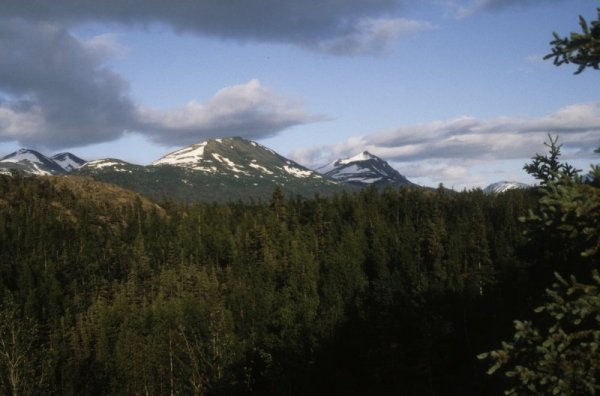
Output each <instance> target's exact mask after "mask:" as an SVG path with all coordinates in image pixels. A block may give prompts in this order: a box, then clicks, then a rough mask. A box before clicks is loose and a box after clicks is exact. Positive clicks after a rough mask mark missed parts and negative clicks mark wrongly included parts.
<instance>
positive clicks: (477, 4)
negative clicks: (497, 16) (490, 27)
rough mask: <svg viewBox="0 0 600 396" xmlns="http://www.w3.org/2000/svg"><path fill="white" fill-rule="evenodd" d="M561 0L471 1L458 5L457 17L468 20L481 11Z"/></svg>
mask: <svg viewBox="0 0 600 396" xmlns="http://www.w3.org/2000/svg"><path fill="white" fill-rule="evenodd" d="M557 1H561V0H471V1H469V2H468V3H467V4H466V5H457V6H456V8H457V12H456V16H457V17H458V18H466V17H469V16H471V15H473V14H475V13H478V12H480V11H501V10H504V9H507V8H510V7H525V6H530V5H536V4H544V3H548V2H557Z"/></svg>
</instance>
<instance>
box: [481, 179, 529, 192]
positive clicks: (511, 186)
mask: <svg viewBox="0 0 600 396" xmlns="http://www.w3.org/2000/svg"><path fill="white" fill-rule="evenodd" d="M530 187H531V186H530V185H528V184H525V183H519V182H514V181H501V182H497V183H492V184H490V185H489V186H487V187H486V188H484V189H483V192H484V193H486V194H499V193H503V192H506V191H509V190H515V189H525V188H530Z"/></svg>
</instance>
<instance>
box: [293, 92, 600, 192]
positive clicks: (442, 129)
mask: <svg viewBox="0 0 600 396" xmlns="http://www.w3.org/2000/svg"><path fill="white" fill-rule="evenodd" d="M548 134H551V135H553V136H556V135H558V136H559V139H560V140H559V142H560V143H561V144H563V152H564V153H568V157H569V158H573V157H574V156H578V157H579V158H589V159H592V160H593V159H597V154H594V153H593V149H594V148H596V147H598V146H600V102H595V103H581V104H575V105H571V106H567V107H564V108H561V109H558V110H557V111H555V112H553V113H550V114H548V115H545V116H542V117H538V118H522V117H501V118H495V119H488V120H479V119H476V118H473V117H467V116H463V117H457V118H454V119H450V120H445V121H434V122H430V123H427V124H420V125H408V126H401V127H398V128H396V129H393V130H389V131H383V132H377V133H372V134H368V135H363V136H357V137H353V138H351V139H348V140H347V141H346V142H343V143H340V144H334V145H327V146H317V147H311V148H305V149H303V150H298V151H296V152H294V153H292V157H293V158H294V159H297V160H298V161H304V162H303V163H305V164H309V165H310V166H312V167H313V168H316V167H317V166H318V165H322V164H324V163H326V162H330V161H332V160H334V159H336V158H343V157H349V156H352V155H354V154H356V153H357V152H360V151H362V150H368V151H369V152H371V153H373V154H375V155H378V156H380V157H382V158H384V159H385V160H387V161H390V162H392V163H395V164H396V166H397V167H398V169H399V171H400V173H403V172H404V173H403V174H404V175H405V176H407V177H409V178H410V177H411V176H412V177H417V178H418V177H422V176H424V175H426V174H427V175H430V181H431V180H438V179H439V180H440V181H443V182H444V184H448V183H452V185H455V186H458V187H459V188H460V187H461V186H469V185H473V184H474V183H478V181H480V179H481V173H474V172H472V169H473V167H475V166H483V164H493V163H495V162H499V161H513V160H515V161H516V162H517V163H521V164H522V163H525V162H527V161H528V160H529V158H531V157H532V156H533V155H534V154H536V153H544V152H546V148H545V147H544V145H543V143H544V141H547V136H548ZM565 158H567V156H565ZM431 175H434V176H431ZM490 176H493V175H492V174H491V173H490Z"/></svg>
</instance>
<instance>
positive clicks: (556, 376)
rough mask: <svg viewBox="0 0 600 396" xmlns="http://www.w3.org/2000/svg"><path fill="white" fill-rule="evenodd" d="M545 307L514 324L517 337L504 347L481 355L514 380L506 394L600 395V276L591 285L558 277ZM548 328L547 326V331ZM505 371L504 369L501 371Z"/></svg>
mask: <svg viewBox="0 0 600 396" xmlns="http://www.w3.org/2000/svg"><path fill="white" fill-rule="evenodd" d="M556 280H557V282H556V283H555V284H554V285H553V286H552V289H550V290H547V291H546V294H547V300H548V301H547V302H546V303H544V305H542V306H540V307H538V308H536V310H535V312H536V313H538V314H541V315H544V317H539V316H538V317H536V318H535V319H536V320H535V323H534V322H532V321H529V320H525V321H519V320H516V321H515V322H514V323H515V330H516V331H515V334H514V336H513V339H512V340H511V341H509V342H503V343H502V348H501V349H498V350H495V351H492V352H489V353H483V354H481V355H479V358H480V359H486V358H490V359H491V360H492V361H493V362H494V365H493V366H492V367H490V369H489V370H488V373H489V374H493V373H494V372H495V371H496V370H498V369H500V368H504V369H505V375H506V376H507V377H509V378H512V379H514V381H513V387H512V388H510V389H508V390H507V391H506V392H505V394H507V395H595V394H597V393H598V391H600V354H598V346H599V342H600V276H599V275H598V272H597V271H594V273H593V283H592V284H584V283H580V282H578V281H577V280H576V279H575V277H573V276H572V277H571V279H570V280H569V281H566V280H565V279H563V278H562V277H561V276H560V275H558V274H556ZM547 323H550V325H549V326H548V325H547ZM507 365H508V366H509V367H508V368H506V367H504V366H507Z"/></svg>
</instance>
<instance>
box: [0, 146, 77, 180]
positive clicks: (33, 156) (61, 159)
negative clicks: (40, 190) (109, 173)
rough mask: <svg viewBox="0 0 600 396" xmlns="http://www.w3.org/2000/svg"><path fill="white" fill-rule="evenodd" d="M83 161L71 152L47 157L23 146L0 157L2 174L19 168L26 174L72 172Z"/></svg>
mask: <svg viewBox="0 0 600 396" xmlns="http://www.w3.org/2000/svg"><path fill="white" fill-rule="evenodd" d="M83 163H85V161H84V160H82V159H81V158H79V157H77V156H76V155H74V154H71V153H60V154H56V155H54V156H52V157H47V156H45V155H44V154H41V153H40V152H37V151H35V150H30V149H25V148H22V149H20V150H18V151H15V152H14V153H11V154H9V155H7V156H5V157H2V158H0V174H10V172H11V170H17V171H20V172H22V173H24V174H26V175H36V176H56V175H63V174H65V173H70V172H72V171H73V170H75V169H77V168H79V167H80V166H81V165H82V164H83Z"/></svg>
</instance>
